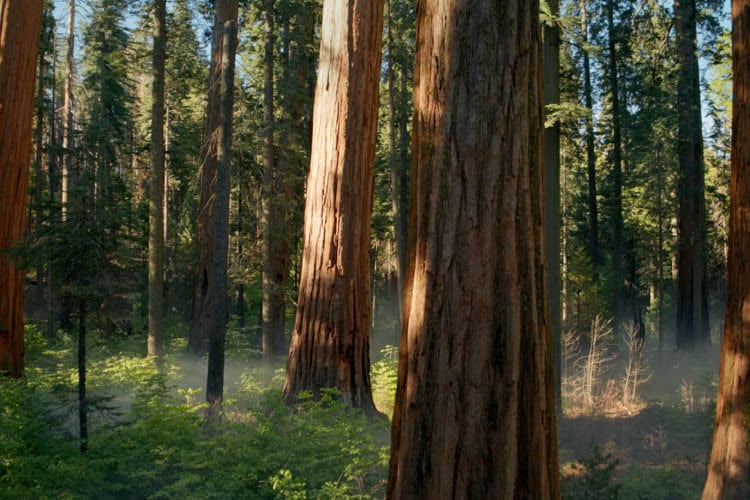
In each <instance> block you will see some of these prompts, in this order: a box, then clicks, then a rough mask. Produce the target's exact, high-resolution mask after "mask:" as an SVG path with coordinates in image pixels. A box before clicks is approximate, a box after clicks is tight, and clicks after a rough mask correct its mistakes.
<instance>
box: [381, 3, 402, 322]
mask: <svg viewBox="0 0 750 500" xmlns="http://www.w3.org/2000/svg"><path fill="white" fill-rule="evenodd" d="M392 2H393V0H388V4H387V5H388V15H387V19H388V67H387V70H386V71H387V83H388V163H389V166H390V171H391V207H392V210H393V233H394V234H393V235H394V239H395V240H396V298H397V302H398V329H399V330H401V317H402V316H403V303H404V274H405V272H406V270H405V269H404V267H405V266H404V264H405V263H406V245H402V242H406V234H404V233H405V231H404V227H402V224H401V223H400V222H401V220H402V217H403V214H404V207H403V206H402V203H401V189H400V183H401V175H400V172H399V170H400V164H399V161H398V157H397V144H396V111H397V110H396V84H395V74H394V73H395V68H394V66H395V64H396V54H394V51H395V44H394V42H393V15H392V13H391V4H392ZM402 71H403V68H402ZM402 257H403V258H402Z"/></svg>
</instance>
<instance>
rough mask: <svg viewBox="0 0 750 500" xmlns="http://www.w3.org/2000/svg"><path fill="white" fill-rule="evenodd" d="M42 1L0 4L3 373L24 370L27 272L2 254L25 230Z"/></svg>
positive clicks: (0, 357) (0, 362) (6, 0)
mask: <svg viewBox="0 0 750 500" xmlns="http://www.w3.org/2000/svg"><path fill="white" fill-rule="evenodd" d="M41 20H42V0H28V1H24V2H19V1H16V0H0V103H2V104H0V372H7V373H8V374H10V375H11V376H14V377H19V376H21V374H22V373H23V367H24V346H23V273H22V272H21V271H20V270H19V269H17V268H16V267H15V266H14V265H13V264H12V263H11V262H10V261H9V260H8V258H7V257H6V256H5V255H4V254H3V253H2V252H4V251H5V250H6V249H8V248H9V247H10V246H11V245H13V244H14V243H15V242H16V241H18V240H19V239H20V238H21V236H22V235H23V231H24V228H25V225H26V201H27V196H28V193H27V191H26V189H27V187H28V182H29V164H30V161H31V123H32V118H33V113H34V81H35V78H36V66H37V65H36V57H37V52H38V50H39V30H40V29H41Z"/></svg>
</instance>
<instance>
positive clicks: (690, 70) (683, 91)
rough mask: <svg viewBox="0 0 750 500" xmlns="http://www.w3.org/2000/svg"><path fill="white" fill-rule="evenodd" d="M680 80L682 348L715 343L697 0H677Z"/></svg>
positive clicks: (679, 311) (679, 306) (679, 310)
mask: <svg viewBox="0 0 750 500" xmlns="http://www.w3.org/2000/svg"><path fill="white" fill-rule="evenodd" d="M674 11H675V27H676V31H677V55H678V58H679V61H680V63H679V77H678V81H677V111H678V114H679V129H678V134H677V143H678V150H679V151H678V154H679V163H680V176H679V186H678V196H679V201H680V214H679V223H678V227H679V240H678V249H677V348H678V349H681V350H691V349H693V348H694V347H697V346H700V345H701V344H704V343H707V342H709V341H710V337H709V329H708V289H707V276H706V275H707V270H706V255H705V252H706V208H705V207H706V201H705V195H704V191H705V189H704V180H703V175H704V172H703V167H704V166H703V126H702V120H701V101H700V99H701V97H700V81H699V71H698V54H697V50H698V48H697V41H696V7H695V0H675V2H674Z"/></svg>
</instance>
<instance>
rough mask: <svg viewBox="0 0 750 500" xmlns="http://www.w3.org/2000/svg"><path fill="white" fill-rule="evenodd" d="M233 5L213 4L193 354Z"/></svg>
mask: <svg viewBox="0 0 750 500" xmlns="http://www.w3.org/2000/svg"><path fill="white" fill-rule="evenodd" d="M238 8H239V7H238V5H237V2H233V1H226V0H224V1H221V0H219V1H217V2H216V17H215V19H214V27H213V37H212V41H211V70H210V75H209V82H208V104H207V108H206V133H205V138H204V143H203V147H202V148H201V167H200V172H199V176H200V202H199V205H198V240H197V241H198V249H197V250H198V251H197V254H198V257H197V260H196V268H195V282H194V287H193V311H192V315H191V323H190V337H189V340H188V347H189V349H190V351H191V352H193V353H194V354H201V355H202V354H205V353H206V352H208V339H209V336H210V334H209V332H210V327H211V300H210V297H209V291H210V288H211V286H212V285H213V272H212V270H211V266H212V264H211V263H212V262H213V253H214V221H215V216H214V208H215V203H216V200H215V198H214V194H215V192H216V167H217V164H218V159H217V148H218V147H219V144H218V136H219V128H220V127H221V119H220V116H219V114H220V111H219V99H220V92H221V61H222V58H223V50H224V49H223V47H224V45H225V44H224V36H225V33H224V23H226V22H227V21H231V20H236V19H237V11H238Z"/></svg>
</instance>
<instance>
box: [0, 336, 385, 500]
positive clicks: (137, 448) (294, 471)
mask: <svg viewBox="0 0 750 500" xmlns="http://www.w3.org/2000/svg"><path fill="white" fill-rule="evenodd" d="M139 340H140V341H143V340H145V339H132V338H131V339H120V340H117V341H114V340H112V339H110V340H109V341H108V342H103V343H99V342H96V341H95V342H92V344H91V345H90V346H89V354H90V362H89V391H90V395H91V404H90V419H91V424H90V438H89V441H88V451H87V452H85V453H80V451H79V444H80V443H79V440H78V437H77V436H78V430H77V429H78V427H77V426H78V421H77V402H76V401H77V400H76V398H77V393H76V384H77V374H76V370H75V366H76V365H75V359H74V356H75V346H74V342H73V341H72V340H71V339H68V338H65V337H62V338H61V339H59V340H58V341H55V342H54V343H51V342H48V341H46V340H45V339H44V338H43V337H42V336H41V335H40V334H39V332H38V331H36V329H34V328H29V330H28V335H27V343H28V348H27V358H28V359H27V363H28V368H27V372H26V375H25V376H24V378H22V379H20V380H11V379H7V378H3V379H0V440H2V443H3V444H2V446H1V447H0V498H71V499H74V498H97V499H106V498H201V499H204V498H205V499H209V498H216V499H219V498H221V499H226V498H253V499H255V498H257V499H277V498H280V499H317V498H320V499H324V498H325V499H329V498H342V499H345V498H382V497H383V496H384V485H385V478H386V470H387V462H388V432H389V423H388V422H387V421H375V422H372V421H370V420H368V419H367V418H365V416H364V415H363V414H362V413H361V412H360V411H358V410H352V409H349V408H346V407H345V406H344V405H343V404H341V403H340V402H338V400H337V397H336V396H337V395H336V393H335V391H328V392H325V394H324V397H323V398H322V400H321V401H312V400H311V399H307V400H305V399H303V400H302V402H301V403H300V404H299V405H298V406H297V407H295V408H289V407H287V406H285V405H283V404H282V403H281V392H280V387H281V382H282V377H281V376H280V373H281V370H277V371H275V372H274V371H268V370H267V369H263V368H261V367H259V366H256V365H259V364H260V362H259V361H257V362H254V361H253V360H252V359H251V358H252V356H249V357H248V360H242V362H241V361H240V360H237V359H235V361H234V362H233V363H232V361H231V360H232V357H231V356H229V359H230V363H229V364H232V366H233V368H232V369H231V370H232V371H234V372H236V373H233V374H232V375H231V377H228V378H229V379H230V380H227V390H226V404H225V414H224V418H223V421H222V422H221V423H220V424H219V425H216V426H208V425H207V424H206V423H205V422H204V419H203V408H204V404H203V399H204V396H203V394H202V389H201V386H198V385H192V386H191V385H189V383H190V384H192V382H193V381H195V380H198V379H200V370H199V369H197V368H196V369H195V370H193V368H195V367H194V366H190V363H193V364H199V363H200V360H190V359H186V358H182V357H181V355H180V354H178V353H179V352H181V350H177V349H173V350H172V351H171V352H170V354H168V355H167V357H166V359H165V362H164V371H163V373H159V372H158V371H157V370H156V369H155V367H154V366H153V363H152V362H151V361H149V360H147V359H145V357H144V356H143V352H142V347H141V342H140V341H139ZM144 343H145V342H144ZM380 369H381V371H382V372H383V373H381V374H380V375H379V376H378V377H374V378H380V379H383V380H390V379H392V376H390V375H387V374H386V373H385V370H386V368H385V367H383V366H381V367H380ZM193 371H196V372H197V374H195V373H192V372H193ZM376 383H377V382H376ZM376 388H377V386H376ZM377 390H380V391H381V392H383V393H389V392H390V391H391V390H390V389H387V390H385V389H382V388H377Z"/></svg>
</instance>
